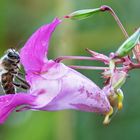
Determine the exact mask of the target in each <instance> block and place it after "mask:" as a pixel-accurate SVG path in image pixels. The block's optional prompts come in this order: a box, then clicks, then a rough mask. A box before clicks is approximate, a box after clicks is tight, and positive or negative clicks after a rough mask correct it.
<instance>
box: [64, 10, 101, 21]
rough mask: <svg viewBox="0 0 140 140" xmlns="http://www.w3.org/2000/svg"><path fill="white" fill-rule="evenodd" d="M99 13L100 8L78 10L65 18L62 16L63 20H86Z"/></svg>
mask: <svg viewBox="0 0 140 140" xmlns="http://www.w3.org/2000/svg"><path fill="white" fill-rule="evenodd" d="M100 11H101V10H100V8H95V9H84V10H78V11H75V12H73V13H71V14H69V15H67V16H64V18H70V19H74V20H81V19H85V18H88V17H90V16H92V15H94V14H95V13H97V12H100Z"/></svg>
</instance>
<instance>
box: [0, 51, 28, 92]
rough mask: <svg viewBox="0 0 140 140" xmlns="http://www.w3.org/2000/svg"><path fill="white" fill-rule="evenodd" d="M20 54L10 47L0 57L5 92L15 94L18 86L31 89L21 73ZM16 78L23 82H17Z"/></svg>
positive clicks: (1, 77) (1, 78)
mask: <svg viewBox="0 0 140 140" xmlns="http://www.w3.org/2000/svg"><path fill="white" fill-rule="evenodd" d="M19 67H20V56H19V53H18V52H17V51H16V50H15V49H8V50H7V52H6V53H5V55H4V56H3V57H2V58H1V59H0V82H1V86H2V88H3V90H4V92H5V94H15V93H16V87H19V88H22V89H29V88H30V86H29V84H28V83H27V82H26V81H25V80H24V79H22V78H21V77H20V76H19V75H18V74H19ZM15 78H17V80H19V81H20V82H21V83H19V82H18V83H16V82H15Z"/></svg>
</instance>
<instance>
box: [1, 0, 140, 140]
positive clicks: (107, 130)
mask: <svg viewBox="0 0 140 140" xmlns="http://www.w3.org/2000/svg"><path fill="white" fill-rule="evenodd" d="M101 5H109V6H111V7H112V8H113V9H114V10H115V11H116V13H117V15H118V16H119V18H120V19H121V21H122V23H123V24H124V26H125V27H126V29H127V31H128V33H129V34H132V33H133V32H134V30H135V28H137V27H139V25H140V17H139V11H140V7H139V6H140V1H139V0H133V1H132V0H51V1H49V0H1V1H0V46H1V47H0V55H1V56H2V55H3V53H4V51H5V50H7V49H8V48H17V49H20V47H22V46H23V44H24V43H25V41H26V40H27V39H28V37H29V36H30V35H31V34H32V33H33V32H34V31H35V30H36V29H37V28H38V27H39V26H41V25H43V24H45V23H47V22H51V21H52V20H53V18H54V17H56V16H58V17H63V16H64V15H66V14H68V13H71V12H73V11H75V10H79V9H85V8H96V7H99V6H101ZM124 39H125V38H124V36H123V34H122V32H121V31H120V29H119V28H118V26H117V24H116V23H115V21H114V19H113V18H112V17H111V16H110V15H109V14H108V13H100V14H96V15H95V16H92V17H91V18H89V19H86V20H82V21H70V20H65V21H64V22H63V23H62V24H61V25H60V26H59V27H58V28H57V30H56V31H55V33H54V34H53V38H52V40H51V43H50V46H51V47H50V49H49V57H50V58H56V57H57V56H60V55H88V54H87V53H86V52H85V50H84V49H85V48H90V49H93V50H96V51H98V52H104V53H106V54H108V53H109V52H110V51H111V50H112V51H114V50H116V48H117V46H119V45H120V44H121V43H122V42H123V41H124ZM65 63H66V64H77V65H100V63H95V62H88V61H82V62H81V61H66V62H65ZM80 72H82V73H83V74H85V75H86V76H88V77H89V78H90V79H92V80H93V81H94V82H96V83H97V84H98V85H99V86H100V87H102V86H103V85H102V82H103V81H102V79H101V78H100V71H87V70H81V71H80ZM139 82H140V72H139V71H138V70H135V71H132V72H131V73H130V77H129V78H128V80H127V83H126V84H125V86H124V87H123V90H124V93H125V99H124V108H123V110H122V111H120V112H118V113H117V114H116V116H115V117H114V118H113V120H112V122H111V123H110V125H109V126H103V125H102V120H103V117H102V116H100V115H97V114H94V113H85V112H80V111H72V110H68V111H59V112H41V111H27V112H22V113H13V114H12V115H11V116H10V118H9V119H8V121H7V122H6V123H5V124H4V125H1V126H0V140H25V139H29V140H103V139H104V140H112V139H113V140H118V139H119V140H132V139H133V140H138V139H139V138H140V87H139Z"/></svg>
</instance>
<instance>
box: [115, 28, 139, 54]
mask: <svg viewBox="0 0 140 140" xmlns="http://www.w3.org/2000/svg"><path fill="white" fill-rule="evenodd" d="M139 38H140V28H139V29H138V30H137V31H136V32H135V33H134V34H132V35H131V36H130V37H129V38H128V39H127V40H126V41H125V42H124V43H123V44H122V45H121V46H120V47H119V49H118V50H117V51H116V55H117V57H124V56H126V55H128V54H129V53H130V52H131V50H132V49H133V48H134V47H135V46H136V44H137V43H138V41H139Z"/></svg>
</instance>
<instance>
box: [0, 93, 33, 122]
mask: <svg viewBox="0 0 140 140" xmlns="http://www.w3.org/2000/svg"><path fill="white" fill-rule="evenodd" d="M34 100H35V97H34V96H32V95H29V94H24V93H19V94H9V95H3V96H0V124H2V123H4V122H5V120H6V119H7V117H8V116H9V115H10V113H11V112H12V111H14V110H15V108H16V107H18V106H20V105H32V106H33V105H34V104H33V102H34Z"/></svg>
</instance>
